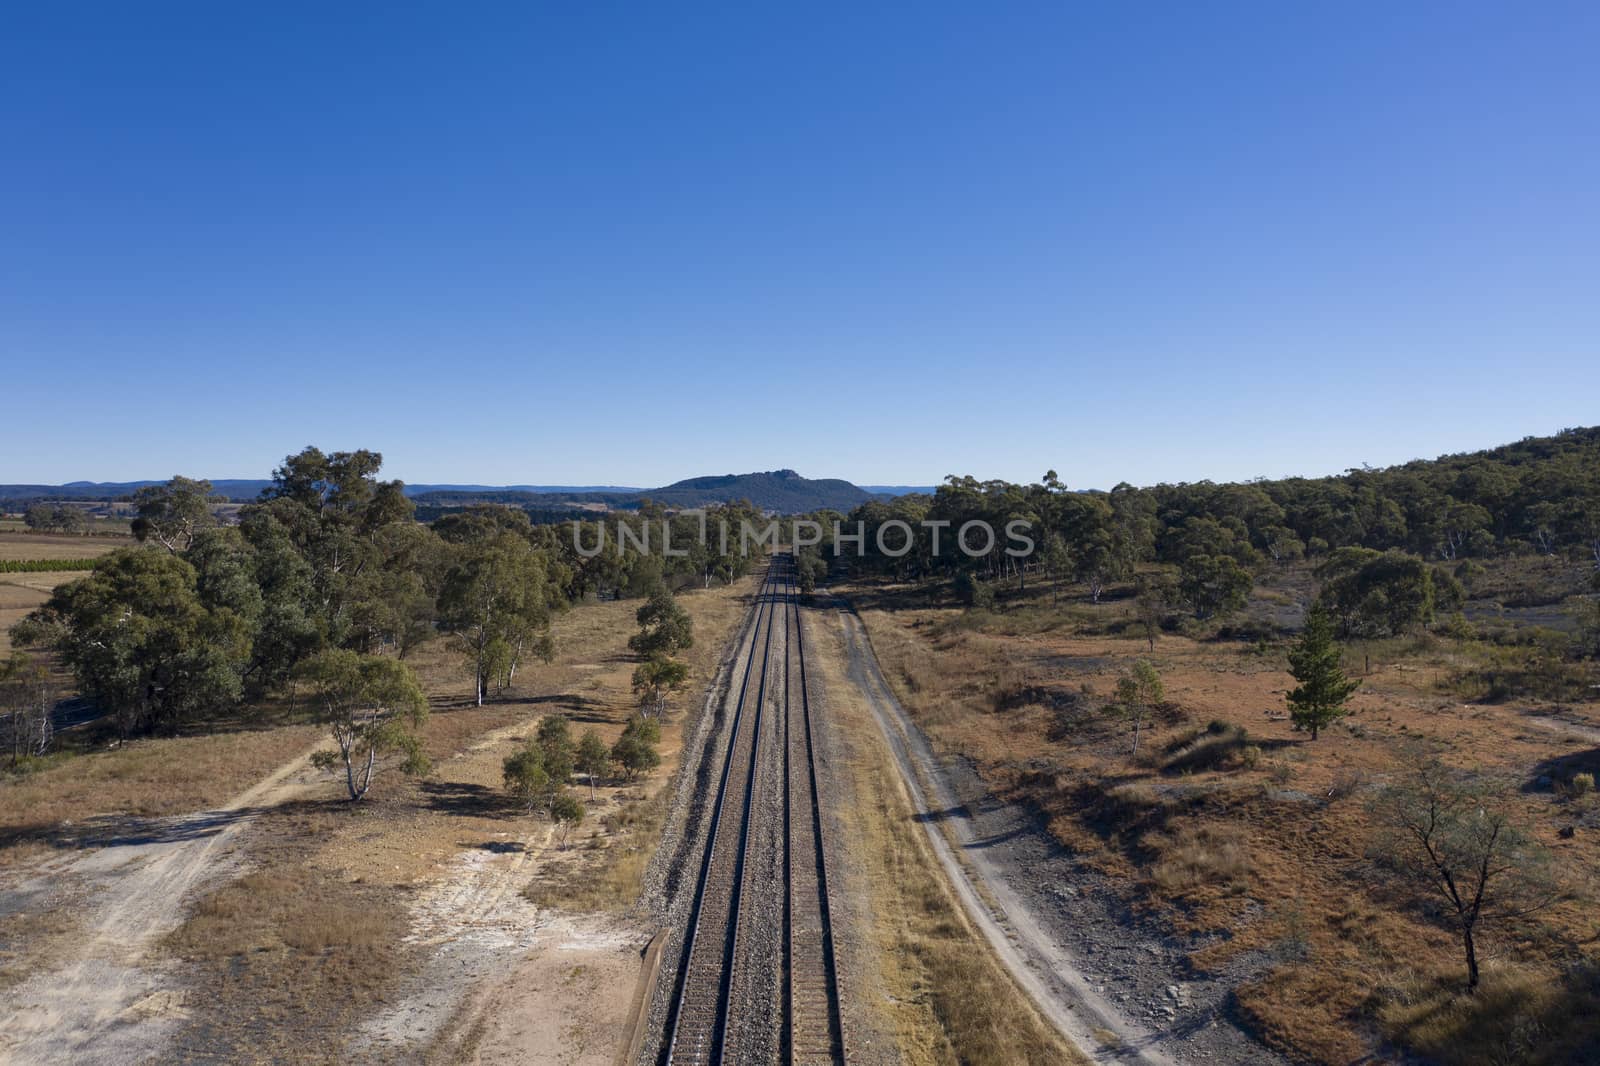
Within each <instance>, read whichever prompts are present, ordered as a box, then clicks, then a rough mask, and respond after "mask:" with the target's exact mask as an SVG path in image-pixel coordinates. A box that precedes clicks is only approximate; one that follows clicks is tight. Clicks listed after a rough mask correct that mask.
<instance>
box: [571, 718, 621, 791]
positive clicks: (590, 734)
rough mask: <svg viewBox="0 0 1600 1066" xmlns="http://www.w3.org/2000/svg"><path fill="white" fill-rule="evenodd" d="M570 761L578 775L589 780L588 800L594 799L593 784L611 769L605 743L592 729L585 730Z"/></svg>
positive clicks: (609, 754) (609, 755)
mask: <svg viewBox="0 0 1600 1066" xmlns="http://www.w3.org/2000/svg"><path fill="white" fill-rule="evenodd" d="M572 761H573V765H574V766H575V767H576V768H577V771H578V773H580V774H583V775H584V776H585V777H587V778H588V779H589V798H590V799H591V800H592V799H594V795H595V791H594V789H595V783H596V782H597V781H599V779H600V778H601V777H603V776H604V775H605V772H606V771H607V770H609V769H610V768H611V752H610V750H609V749H608V748H607V747H606V742H605V741H603V740H601V739H600V734H599V733H596V732H595V731H594V730H593V729H585V730H584V731H583V736H582V737H581V738H579V740H578V749H577V751H576V753H575V754H574V757H573V760H572Z"/></svg>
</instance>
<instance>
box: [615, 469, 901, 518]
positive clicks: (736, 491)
mask: <svg viewBox="0 0 1600 1066" xmlns="http://www.w3.org/2000/svg"><path fill="white" fill-rule="evenodd" d="M639 495H640V496H641V497H645V496H648V497H649V498H650V499H652V500H655V501H656V502H658V503H664V504H666V505H667V506H668V507H699V506H703V505H705V504H713V503H726V502H727V501H729V500H749V501H750V502H751V503H752V504H754V505H755V506H757V507H759V508H761V509H762V510H763V511H778V512H781V513H783V514H800V513H802V512H805V511H818V510H821V509H823V508H825V507H831V508H833V509H834V510H836V511H848V510H850V509H851V508H852V507H857V506H860V505H861V504H863V503H866V502H868V501H869V500H871V499H873V494H872V493H870V492H868V491H867V490H866V489H863V488H860V487H858V486H856V485H852V484H851V483H850V482H848V481H843V480H841V479H839V478H817V479H812V478H805V477H801V476H800V475H799V474H797V473H795V472H794V471H793V470H769V471H767V472H766V473H763V474H722V475H720V476H717V477H692V478H688V479H686V480H684V481H675V482H673V483H672V484H671V485H667V486H664V487H662V488H659V489H650V490H648V491H645V492H641V493H640V494H639Z"/></svg>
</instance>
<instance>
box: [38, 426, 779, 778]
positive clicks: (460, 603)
mask: <svg viewBox="0 0 1600 1066" xmlns="http://www.w3.org/2000/svg"><path fill="white" fill-rule="evenodd" d="M381 467H382V456H381V455H380V454H379V453H377V452H373V451H365V450H359V451H350V452H333V453H324V452H322V451H321V450H320V449H317V448H314V447H313V448H306V449H305V450H303V451H301V452H299V453H297V454H294V455H290V456H288V457H287V458H286V459H285V460H284V462H283V464H282V465H281V466H279V467H278V468H277V469H276V470H275V471H274V472H273V476H272V480H271V483H270V484H269V486H268V487H267V488H266V489H265V490H264V491H263V492H262V494H261V497H260V498H259V499H258V500H256V501H254V502H252V503H249V504H247V505H245V506H244V507H243V508H242V509H241V510H240V511H239V515H238V522H237V524H236V525H223V524H222V523H221V522H220V521H219V519H218V517H217V514H216V507H215V505H216V503H217V502H219V501H218V500H217V499H216V497H215V496H214V495H213V493H212V491H211V486H210V484H209V483H208V482H205V481H201V480H193V479H189V478H183V477H176V478H173V479H172V480H171V481H169V482H167V483H165V484H162V485H156V486H150V487H148V488H144V489H141V490H139V492H137V493H136V494H135V495H134V497H133V503H134V506H135V509H136V512H137V518H136V519H135V521H134V527H133V528H134V533H135V535H136V536H137V537H138V538H139V540H140V542H141V544H140V545H139V546H138V547H130V548H123V549H119V550H117V551H113V552H111V553H109V554H107V555H104V556H102V557H100V558H98V559H96V560H93V562H92V566H93V569H92V570H91V571H90V572H89V573H88V574H87V575H86V576H85V577H83V578H81V579H79V580H76V581H72V582H70V583H68V584H65V585H62V586H60V587H58V588H57V589H56V590H55V591H54V593H53V594H52V595H51V597H50V599H49V600H48V601H47V602H46V603H45V604H44V605H43V606H42V607H40V608H38V609H37V610H35V611H34V612H32V613H31V614H30V615H29V616H28V617H27V618H25V619H24V620H23V621H22V622H20V623H18V624H17V625H16V626H15V627H13V631H12V632H13V636H14V637H15V639H16V642H17V643H18V644H19V645H21V646H24V647H31V648H49V649H52V650H54V651H56V652H57V653H58V654H59V656H60V660H61V662H62V664H63V665H64V666H65V667H66V668H67V669H68V670H70V671H71V673H72V674H73V676H74V678H75V680H76V681H77V684H78V686H79V688H80V690H81V691H82V692H83V694H84V695H85V696H86V697H87V698H89V699H90V700H92V701H94V702H95V703H96V704H97V705H98V706H100V707H101V708H102V709H103V710H104V711H106V712H107V713H108V714H109V715H110V716H111V718H112V720H113V722H114V723H115V725H116V727H117V729H118V731H119V733H120V734H121V735H122V736H125V737H126V736H133V735H136V734H140V733H151V732H174V731H177V730H179V729H182V728H185V727H189V726H192V725H194V724H195V723H199V722H203V721H205V720H207V719H210V718H214V717H216V716H218V715H219V714H221V713H225V712H226V711H227V710H228V709H229V708H230V707H233V706H236V705H238V704H240V703H241V702H243V701H246V700H250V699H255V698H260V697H262V696H264V695H267V694H269V693H272V692H275V691H280V690H283V689H284V688H285V687H286V686H288V685H290V684H296V685H299V686H304V690H307V691H309V692H310V693H311V695H312V700H313V703H314V705H315V706H316V707H317V708H318V713H319V716H320V717H321V718H322V719H323V720H324V721H325V722H327V723H329V724H330V725H331V728H332V731H333V733H334V736H335V739H336V741H337V743H338V747H339V751H338V752H337V753H335V755H336V756H337V761H338V762H339V763H340V764H342V765H343V766H344V768H345V770H346V773H347V777H348V780H349V783H350V791H351V796H352V798H358V797H359V796H360V795H362V794H364V793H365V791H366V787H367V785H368V784H369V783H370V771H371V768H372V766H373V765H374V764H375V761H376V759H377V758H378V757H379V756H381V755H383V754H384V753H385V752H392V751H396V750H399V751H400V752H401V753H402V754H404V756H405V759H406V761H407V762H408V763H410V764H411V765H412V766H414V767H420V765H421V763H420V762H419V760H420V754H419V751H418V750H417V748H416V745H415V743H414V733H415V726H416V725H417V724H418V723H419V722H420V721H421V719H422V717H423V716H424V715H425V714H426V706H427V705H426V700H425V699H422V698H421V695H420V689H419V688H418V687H417V684H416V679H415V677H414V675H413V674H412V672H411V670H410V668H409V666H408V665H407V664H406V663H405V660H406V659H407V658H408V657H409V656H410V655H411V654H412V653H413V652H414V651H415V650H416V649H417V648H418V647H419V646H421V645H422V644H424V643H426V642H428V641H432V640H438V639H443V640H448V641H449V642H450V643H451V645H452V646H453V647H454V648H455V649H457V650H459V651H460V652H462V653H464V661H465V663H466V668H467V669H468V670H469V671H470V672H471V677H472V681H473V687H474V691H475V694H476V698H477V700H478V701H479V702H480V703H481V702H482V701H483V700H485V699H487V698H489V697H490V696H492V695H493V694H494V693H495V692H497V691H499V690H502V689H504V688H505V687H506V686H508V685H510V684H512V683H513V681H514V679H515V677H516V674H517V672H518V671H519V670H520V669H522V668H523V667H524V666H525V665H526V664H527V663H528V662H530V661H533V660H536V659H547V658H548V657H549V656H550V655H551V654H552V646H551V639H550V623H551V619H552V618H553V616H554V615H555V614H556V613H558V612H559V611H561V610H563V609H565V608H566V607H567V606H568V605H569V604H572V603H574V602H576V601H578V600H581V599H583V598H585V597H595V596H599V597H617V596H630V595H637V596H644V597H647V606H649V605H650V604H651V603H655V604H656V607H655V608H653V609H654V610H655V611H656V612H657V613H658V614H660V615H661V616H662V617H663V618H664V619H665V620H666V621H667V622H668V623H671V622H672V621H673V618H674V616H673V615H672V614H671V612H670V611H669V610H667V609H666V608H665V607H663V606H662V605H661V604H660V603H658V602H657V600H656V599H654V598H652V597H653V594H657V593H659V594H663V595H668V603H670V595H669V594H667V593H666V590H667V589H669V588H670V587H672V586H681V585H683V584H687V583H689V582H706V583H709V582H711V581H713V580H723V581H730V580H732V579H734V578H735V577H738V576H739V575H741V574H743V573H744V572H746V571H747V570H748V568H749V566H750V565H751V564H752V560H751V559H748V558H744V557H742V556H739V555H737V554H736V552H735V551H719V549H718V545H716V544H715V543H711V544H701V543H699V542H698V541H697V540H695V541H691V539H690V537H689V535H688V534H689V532H690V530H689V524H690V523H695V524H697V522H698V520H697V519H694V518H692V517H687V516H680V517H679V518H674V519H672V521H674V522H680V521H681V522H683V523H684V525H685V528H684V530H683V537H682V542H683V543H684V544H685V545H686V547H688V551H687V552H686V553H685V554H684V555H683V556H673V557H667V558H663V557H662V556H660V555H657V554H651V553H646V552H642V551H638V550H633V549H628V550H623V551H612V550H608V551H606V552H602V553H600V554H599V555H597V556H594V557H592V558H585V557H584V556H583V555H581V554H580V553H579V552H578V551H577V550H576V547H575V544H576V540H575V538H574V536H573V532H574V531H573V530H571V529H570V528H569V527H566V526H556V525H534V524H533V523H531V522H530V521H529V519H528V516H527V515H526V514H525V513H523V512H522V511H520V510H518V509H515V508H509V507H498V506H485V507H480V508H473V509H469V510H466V511H462V512H459V513H454V514H450V515H447V516H444V517H442V518H440V519H439V520H438V521H437V522H435V523H434V524H432V525H431V526H429V525H423V524H421V523H419V522H417V521H416V520H415V514H414V507H413V504H412V502H411V501H410V500H409V499H407V497H406V496H405V494H404V492H403V486H402V485H401V483H400V482H398V481H389V480H383V479H381V478H380V476H379V473H380V470H381ZM726 510H727V511H728V512H729V514H730V515H731V516H732V517H733V519H734V520H735V521H737V518H738V517H739V516H741V515H742V514H746V513H750V509H749V508H748V505H730V507H729V508H727V509H726ZM665 517H666V516H665V514H664V512H662V511H661V510H660V509H659V508H654V507H648V506H647V507H646V508H645V509H643V510H642V511H641V513H640V514H639V515H636V516H631V517H630V518H629V519H626V520H627V521H634V522H644V521H651V520H654V521H657V522H659V521H660V520H661V519H663V518H665ZM586 525H588V526H590V527H591V528H590V530H589V532H590V534H591V536H592V535H593V533H594V532H595V529H594V527H597V526H598V525H599V522H598V521H597V522H594V523H586ZM578 532H580V533H581V531H578ZM642 620H643V619H641V621H642ZM652 628H655V626H652ZM685 635H686V634H685ZM683 646H686V644H685V643H683V642H681V641H676V640H673V639H668V640H666V641H664V642H662V643H660V644H659V646H652V647H650V648H643V649H641V655H642V656H643V657H644V658H645V660H646V665H649V664H651V663H652V662H655V663H657V665H656V666H655V667H654V669H656V670H658V671H660V673H659V674H658V675H657V676H656V677H655V678H654V679H653V680H652V681H651V683H650V684H649V685H646V688H647V689H649V691H650V693H651V696H652V699H654V700H655V702H657V703H658V704H659V702H660V700H662V699H664V696H662V695H660V691H664V690H671V689H672V688H675V687H677V686H678V685H680V684H681V681H682V676H681V675H678V674H675V672H674V671H675V670H681V665H678V664H676V663H675V660H672V659H671V654H672V652H674V651H675V650H677V648H679V647H683ZM657 653H659V654H657ZM658 690H659V691H658Z"/></svg>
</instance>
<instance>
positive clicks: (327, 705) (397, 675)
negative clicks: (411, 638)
mask: <svg viewBox="0 0 1600 1066" xmlns="http://www.w3.org/2000/svg"><path fill="white" fill-rule="evenodd" d="M299 676H300V678H301V679H302V680H303V681H305V682H306V683H307V685H308V686H309V687H310V689H311V692H312V698H313V702H314V705H315V706H316V707H317V710H318V718H319V719H320V720H321V721H322V722H323V724H325V725H327V726H328V728H329V729H330V730H331V731H332V733H333V741H334V744H335V745H337V747H338V750H337V751H320V752H318V753H317V754H316V755H314V756H313V757H312V761H313V762H314V763H315V764H316V765H317V766H319V767H321V768H323V769H328V770H331V769H334V768H336V767H338V766H340V765H343V767H344V773H345V786H346V788H347V789H348V790H349V792H350V799H351V801H352V802H354V801H356V800H359V799H361V798H362V797H363V796H365V795H366V794H367V790H368V789H370V788H371V787H372V777H373V774H374V772H375V771H376V769H377V764H378V757H379V756H380V755H385V754H388V753H391V752H392V753H398V754H399V755H400V756H401V757H402V758H401V763H400V769H401V771H402V772H404V773H407V774H425V773H427V772H428V759H427V756H426V755H424V754H423V751H422V741H421V738H419V737H418V736H417V730H418V729H419V728H420V727H421V725H422V723H423V722H424V721H425V720H426V719H427V717H428V700H427V697H425V696H424V695H423V694H422V688H421V687H420V686H419V685H418V684H417V678H416V675H415V674H413V673H412V672H411V667H409V666H407V665H406V664H405V663H402V662H399V661H398V660H395V659H387V658H383V657H381V656H376V655H361V654H358V653H357V652H353V651H345V650H342V649H333V650H330V651H325V652H322V653H320V654H318V655H316V656H314V657H312V658H311V659H309V660H307V661H306V662H305V663H304V664H303V665H302V666H301V668H300V670H299Z"/></svg>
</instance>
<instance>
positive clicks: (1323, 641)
mask: <svg viewBox="0 0 1600 1066" xmlns="http://www.w3.org/2000/svg"><path fill="white" fill-rule="evenodd" d="M1339 659H1340V650H1339V645H1338V644H1336V643H1334V640H1333V623H1332V622H1331V621H1329V619H1328V612H1327V611H1326V610H1325V609H1323V608H1322V607H1321V606H1313V607H1312V608H1311V612H1310V614H1308V615H1307V616H1306V628H1305V631H1304V632H1302V633H1301V634H1300V639H1299V641H1298V642H1296V644H1295V646H1294V647H1293V648H1291V649H1290V651H1289V672H1290V673H1291V674H1292V675H1293V676H1294V679H1295V680H1296V681H1298V682H1300V684H1299V685H1298V686H1296V687H1295V688H1294V689H1292V690H1291V691H1290V692H1289V696H1288V702H1289V717H1290V720H1291V721H1292V722H1293V723H1294V727H1295V728H1296V729H1307V730H1310V731H1311V739H1312V740H1316V739H1317V735H1318V734H1319V733H1321V731H1322V730H1323V729H1325V728H1326V727H1327V726H1329V725H1331V724H1332V723H1334V722H1336V721H1338V720H1339V719H1340V718H1343V717H1344V716H1345V714H1347V713H1348V712H1347V711H1346V710H1345V701H1347V700H1348V699H1349V698H1350V694H1351V693H1352V692H1354V691H1355V690H1356V689H1357V688H1358V687H1360V685H1361V682H1359V681H1351V680H1349V679H1348V678H1346V677H1345V676H1344V671H1343V669H1341V668H1340V665H1339Z"/></svg>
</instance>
